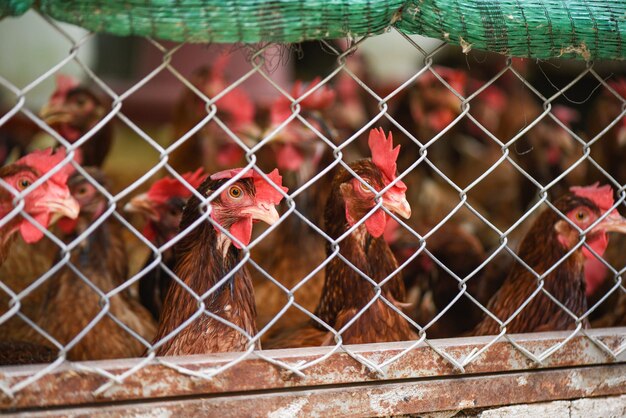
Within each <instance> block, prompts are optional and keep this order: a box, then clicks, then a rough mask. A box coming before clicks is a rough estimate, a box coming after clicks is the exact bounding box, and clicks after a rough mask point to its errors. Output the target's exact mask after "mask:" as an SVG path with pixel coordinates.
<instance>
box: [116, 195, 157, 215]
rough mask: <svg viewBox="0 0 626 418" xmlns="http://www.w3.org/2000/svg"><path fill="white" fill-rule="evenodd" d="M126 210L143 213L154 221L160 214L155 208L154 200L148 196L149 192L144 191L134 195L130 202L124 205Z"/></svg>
mask: <svg viewBox="0 0 626 418" xmlns="http://www.w3.org/2000/svg"><path fill="white" fill-rule="evenodd" d="M124 211H126V212H129V213H139V214H142V215H144V216H145V217H147V218H148V219H151V220H153V221H158V220H159V214H158V212H157V211H156V210H155V208H154V205H153V204H152V200H150V199H149V198H148V194H147V193H142V194H140V195H137V196H135V197H133V198H132V199H131V200H130V202H128V203H126V205H124Z"/></svg>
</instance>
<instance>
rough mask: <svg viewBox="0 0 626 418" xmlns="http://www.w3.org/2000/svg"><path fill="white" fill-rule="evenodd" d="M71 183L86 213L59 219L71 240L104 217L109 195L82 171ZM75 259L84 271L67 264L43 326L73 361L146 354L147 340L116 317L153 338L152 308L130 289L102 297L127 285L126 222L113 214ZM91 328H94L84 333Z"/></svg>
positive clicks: (45, 308)
mask: <svg viewBox="0 0 626 418" xmlns="http://www.w3.org/2000/svg"><path fill="white" fill-rule="evenodd" d="M87 173H88V174H89V176H91V177H92V178H93V179H94V180H95V181H97V182H98V183H99V184H100V185H102V186H103V187H104V186H105V185H106V184H107V180H106V178H105V177H104V175H103V174H102V173H101V172H100V171H99V170H98V169H95V168H88V169H87ZM69 185H70V188H71V191H72V195H73V196H74V197H75V198H76V199H77V200H78V202H79V203H80V216H79V217H78V218H77V219H76V220H70V219H67V218H64V219H61V220H60V221H59V228H60V229H61V230H62V231H64V233H65V235H64V236H63V239H64V241H65V242H67V243H69V242H72V241H73V240H75V239H76V238H77V237H78V236H79V235H81V234H83V233H84V232H85V231H86V230H87V228H89V227H90V226H91V225H92V224H94V222H96V221H99V220H100V218H101V217H102V216H104V214H105V212H106V210H107V207H108V201H107V198H106V197H105V196H104V195H103V194H102V193H100V192H99V191H98V190H97V189H96V187H95V186H94V185H93V184H92V183H91V182H90V180H88V179H87V178H86V177H83V175H82V174H80V173H75V174H74V175H72V177H70V180H69ZM70 263H71V264H72V266H73V267H74V268H75V269H76V270H77V271H79V272H80V274H78V273H76V272H75V271H74V269H73V268H71V267H70V266H69V265H66V266H64V267H63V268H62V269H61V270H60V271H59V272H58V273H57V274H55V275H54V276H53V277H52V278H51V279H50V283H49V284H48V295H47V303H46V304H44V305H42V307H41V308H42V309H41V311H40V313H39V315H38V319H37V322H38V323H39V325H40V326H41V328H43V329H44V330H45V331H46V332H48V334H50V335H51V336H52V337H53V338H55V339H56V340H57V341H58V342H60V343H61V344H63V345H64V346H66V347H67V348H68V349H69V352H68V358H69V359H70V360H102V359H113V358H124V357H137V356H140V355H141V354H142V353H143V351H144V350H145V349H146V346H147V345H146V343H144V342H142V341H140V340H139V339H137V338H136V337H135V336H134V335H133V334H132V333H130V332H128V331H126V330H125V329H124V328H122V326H121V325H120V324H118V323H116V322H117V321H119V322H121V323H122V324H124V325H125V326H126V327H128V328H129V329H130V330H132V332H134V333H136V334H138V335H139V336H140V338H142V339H143V340H144V341H150V340H151V339H152V338H153V336H154V333H155V331H156V326H155V324H154V322H153V320H152V318H151V316H150V313H149V312H148V311H147V310H146V309H145V308H144V307H143V306H141V304H140V303H139V302H138V301H136V300H134V299H133V298H132V297H131V296H130V294H129V292H128V290H127V289H124V290H120V291H118V292H116V293H114V294H113V295H111V296H110V297H109V298H108V300H104V298H103V296H101V294H107V293H109V292H111V291H113V290H114V289H116V288H118V287H120V286H122V285H123V284H124V282H125V279H126V278H127V277H128V260H127V256H126V252H125V246H124V240H123V238H122V235H121V226H120V225H119V224H117V223H115V221H114V220H113V219H110V218H109V219H106V220H104V222H102V223H101V224H99V226H98V227H96V229H94V230H93V231H91V232H90V233H89V235H88V236H87V237H85V238H84V239H82V240H81V241H80V242H79V243H78V245H77V246H76V247H75V248H74V249H73V250H72V251H71V253H70ZM105 309H106V310H105ZM105 312H107V313H106V314H105V315H104V316H101V315H102V314H104V313H105ZM114 318H115V319H114ZM87 328H90V329H89V331H88V332H87V333H86V334H85V335H80V334H81V332H82V331H83V330H84V329H87Z"/></svg>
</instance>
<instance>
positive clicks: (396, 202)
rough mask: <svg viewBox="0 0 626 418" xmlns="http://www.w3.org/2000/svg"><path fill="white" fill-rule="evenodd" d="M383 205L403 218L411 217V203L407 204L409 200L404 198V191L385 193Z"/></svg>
mask: <svg viewBox="0 0 626 418" xmlns="http://www.w3.org/2000/svg"><path fill="white" fill-rule="evenodd" d="M383 206H384V207H386V208H387V209H389V210H390V211H391V212H393V213H396V214H398V215H400V216H402V217H403V218H404V219H409V218H410V217H411V205H409V202H408V201H407V200H406V196H405V195H404V193H402V194H390V193H387V194H386V195H385V197H384V198H383Z"/></svg>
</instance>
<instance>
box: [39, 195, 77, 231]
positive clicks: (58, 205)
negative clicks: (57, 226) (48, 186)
mask: <svg viewBox="0 0 626 418" xmlns="http://www.w3.org/2000/svg"><path fill="white" fill-rule="evenodd" d="M37 207H38V208H41V209H44V210H46V211H48V212H50V213H51V215H52V217H51V218H50V224H53V223H55V222H56V221H58V220H59V219H60V218H62V217H64V216H65V217H68V218H70V219H76V218H77V217H78V214H79V213H80V205H79V204H78V202H77V201H76V199H74V198H73V197H71V196H67V197H65V198H50V199H47V200H44V201H41V202H39V203H38V204H37Z"/></svg>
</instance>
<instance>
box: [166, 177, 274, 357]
mask: <svg viewBox="0 0 626 418" xmlns="http://www.w3.org/2000/svg"><path fill="white" fill-rule="evenodd" d="M241 170H242V169H233V170H227V171H222V172H219V173H216V174H213V175H212V176H211V177H210V178H208V179H207V180H205V181H204V182H203V183H202V184H201V185H200V187H199V188H198V192H200V193H201V194H202V195H203V196H211V195H212V194H213V193H214V192H216V191H218V190H219V191H220V193H219V194H218V195H217V197H216V198H215V199H214V200H212V201H211V202H210V203H211V215H210V216H211V219H212V220H213V222H215V223H216V224H217V225H220V226H221V228H224V229H225V230H227V231H228V232H229V234H230V235H231V236H232V237H233V238H235V239H236V241H231V239H230V238H229V237H228V236H227V235H226V234H224V233H223V232H222V231H221V230H220V229H219V228H218V227H217V226H216V225H213V224H212V223H209V222H200V223H199V224H198V225H196V226H195V228H194V229H193V230H191V231H189V232H188V233H187V235H186V236H185V237H184V238H182V239H181V240H180V241H179V242H178V243H177V244H176V247H175V252H176V268H175V270H174V272H175V273H176V275H177V276H178V277H179V278H180V280H182V282H183V283H185V285H186V286H188V287H189V288H190V289H191V290H192V291H193V292H194V293H195V295H197V296H192V294H191V293H190V292H189V291H188V290H186V289H185V288H183V287H182V286H181V285H179V284H178V283H176V282H172V284H171V285H170V289H169V291H168V293H167V296H166V298H165V303H164V304H163V306H164V308H163V312H162V315H161V320H160V323H159V329H158V332H157V336H156V338H155V340H154V345H155V349H154V351H155V353H156V354H157V355H160V356H163V355H184V354H201V353H215V352H226V351H241V350H245V349H246V348H247V347H248V346H249V345H250V344H251V338H252V337H253V336H254V335H255V334H256V330H257V327H256V309H255V305H254V292H253V289H252V283H251V281H250V276H249V274H248V271H247V268H246V267H245V266H241V265H239V263H240V262H241V260H242V257H243V253H242V251H241V249H242V246H245V245H248V243H249V242H250V239H251V235H252V223H253V221H264V222H266V223H268V224H270V225H271V224H273V223H274V222H276V221H277V220H278V212H277V211H276V208H275V207H274V206H275V205H277V204H278V203H279V202H280V200H281V199H282V194H281V193H279V192H278V191H277V190H276V189H275V188H274V187H273V186H272V185H270V184H268V183H267V181H266V180H265V179H263V177H261V175H260V174H258V173H257V172H256V171H253V170H248V171H247V172H245V173H243V175H242V176H241V177H240V178H239V180H237V181H236V182H234V183H232V184H230V185H229V186H228V187H226V188H225V190H220V189H221V188H223V186H224V185H225V184H226V183H227V182H229V181H231V179H232V178H233V177H234V176H236V175H241ZM268 177H269V178H270V180H271V181H272V182H273V183H274V184H275V185H276V186H278V187H282V186H281V182H282V179H281V177H280V175H279V174H278V170H274V171H273V172H271V173H270V174H268ZM282 189H283V190H285V191H286V188H284V187H283V188H282ZM201 203H202V202H201V201H200V200H199V199H198V198H197V197H196V196H195V195H192V196H191V198H190V199H189V201H188V202H187V205H186V206H185V210H184V211H183V217H182V220H181V225H180V229H181V231H184V230H186V229H187V228H189V227H190V226H191V225H192V224H194V222H197V221H198V218H199V217H200V216H201V215H202V210H201V206H200V205H201ZM229 274H231V275H230V276H228V275H229ZM209 313H211V314H212V315H215V316H218V317H220V318H221V319H223V320H224V321H227V322H228V323H229V324H226V323H223V322H221V321H218V320H217V319H215V318H213V317H211V316H210V315H209ZM186 321H189V323H185V322H186ZM179 327H180V329H179ZM255 345H257V346H258V341H257V342H255Z"/></svg>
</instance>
